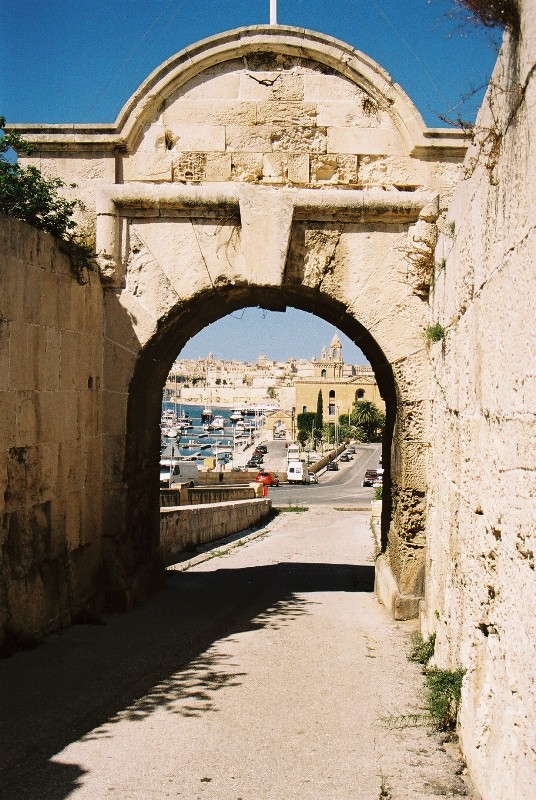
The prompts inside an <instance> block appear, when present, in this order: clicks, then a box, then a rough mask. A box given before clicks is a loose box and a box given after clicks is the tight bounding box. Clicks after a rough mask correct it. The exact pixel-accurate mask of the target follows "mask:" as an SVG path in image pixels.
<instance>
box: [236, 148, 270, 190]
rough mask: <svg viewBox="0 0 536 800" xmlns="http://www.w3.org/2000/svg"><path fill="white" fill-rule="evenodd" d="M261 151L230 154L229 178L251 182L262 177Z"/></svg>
mask: <svg viewBox="0 0 536 800" xmlns="http://www.w3.org/2000/svg"><path fill="white" fill-rule="evenodd" d="M262 159H263V156H262V153H233V154H232V156H231V178H232V180H235V181H244V182H246V183H252V182H255V181H259V180H261V179H262V165H263V162H262Z"/></svg>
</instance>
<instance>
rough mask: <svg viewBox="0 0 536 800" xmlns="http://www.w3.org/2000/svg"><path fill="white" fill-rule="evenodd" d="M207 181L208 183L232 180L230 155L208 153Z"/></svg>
mask: <svg viewBox="0 0 536 800" xmlns="http://www.w3.org/2000/svg"><path fill="white" fill-rule="evenodd" d="M205 180H207V181H229V180H231V154H230V153H207V162H206V171H205Z"/></svg>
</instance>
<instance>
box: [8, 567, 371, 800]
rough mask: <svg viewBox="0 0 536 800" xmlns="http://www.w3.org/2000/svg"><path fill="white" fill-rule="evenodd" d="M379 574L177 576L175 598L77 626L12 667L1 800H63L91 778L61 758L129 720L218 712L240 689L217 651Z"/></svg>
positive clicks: (306, 570)
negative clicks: (221, 701)
mask: <svg viewBox="0 0 536 800" xmlns="http://www.w3.org/2000/svg"><path fill="white" fill-rule="evenodd" d="M373 582H374V567H372V566H362V565H358V566H353V565H347V564H321V563H299V562H290V563H278V564H272V565H267V566H260V567H251V568H245V569H225V568H222V569H218V570H216V571H206V572H203V571H201V570H197V571H195V572H169V573H168V579H167V584H166V587H165V589H163V590H162V591H161V592H160V593H159V594H158V595H156V596H155V597H153V598H152V599H151V600H150V601H149V602H148V603H146V604H145V605H144V606H142V607H140V608H138V609H136V610H135V611H133V612H131V613H129V614H115V615H111V616H109V617H107V618H106V624H105V625H101V626H93V625H83V626H82V625H76V626H73V627H72V628H69V629H68V630H66V631H64V632H63V633H60V634H53V635H51V636H49V637H47V640H46V642H45V643H44V644H43V645H42V646H41V647H39V648H38V649H37V650H33V651H29V652H24V653H18V654H16V655H15V656H14V657H13V658H11V659H9V660H6V661H4V662H3V663H1V664H0V705H1V709H2V711H1V722H2V728H3V732H2V735H1V738H2V743H3V744H2V748H1V754H0V767H1V769H2V777H1V780H0V797H2V798H4V797H5V798H10V800H11V798H17V800H24V799H25V798H32V799H33V798H35V797H41V798H46V799H47V800H63V798H66V797H68V796H69V794H70V793H71V792H72V791H73V790H74V789H75V788H76V786H77V783H78V780H79V779H80V778H81V776H82V775H83V774H84V770H83V769H82V768H81V767H80V766H79V765H77V764H62V763H57V762H54V761H52V760H51V759H52V757H53V756H54V755H55V754H56V753H58V752H59V751H61V750H62V749H63V748H64V747H66V746H67V745H68V744H70V743H71V742H74V741H77V740H79V739H80V738H82V737H85V736H87V737H88V738H89V737H91V738H96V737H97V738H100V737H107V736H110V735H111V733H110V731H111V728H112V726H113V725H114V724H115V723H116V722H118V721H119V720H124V719H127V720H132V721H136V720H139V719H141V718H143V717H146V716H148V715H150V714H152V713H153V712H154V711H155V710H156V709H159V708H166V709H167V710H169V711H172V712H174V713H179V714H183V715H185V716H199V715H200V714H202V713H204V712H207V711H210V712H216V711H217V705H216V697H217V692H218V691H219V690H220V689H222V688H224V687H229V686H238V685H239V684H240V681H241V678H242V677H243V675H244V673H241V672H238V671H236V667H234V666H233V664H232V662H231V660H230V658H229V657H228V656H227V655H226V654H225V652H222V648H223V650H224V649H225V643H221V644H220V646H219V647H218V648H217V649H216V646H215V645H216V643H218V642H221V640H223V639H228V638H229V637H231V636H232V635H233V634H237V633H241V632H245V631H251V630H255V629H258V628H262V627H267V626H269V627H271V628H278V627H280V626H282V625H285V624H288V622H290V621H291V620H294V619H296V618H297V617H298V616H300V615H303V614H307V613H308V608H309V606H310V605H311V604H312V602H314V601H312V600H311V599H310V598H306V597H302V596H301V595H303V594H309V593H314V592H328V591H333V592H372V590H373Z"/></svg>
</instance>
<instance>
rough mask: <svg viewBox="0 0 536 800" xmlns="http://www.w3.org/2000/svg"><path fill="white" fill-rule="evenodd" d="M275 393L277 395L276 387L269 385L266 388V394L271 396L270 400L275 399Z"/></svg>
mask: <svg viewBox="0 0 536 800" xmlns="http://www.w3.org/2000/svg"><path fill="white" fill-rule="evenodd" d="M275 395H276V392H275V387H274V386H269V387H268V388H267V390H266V396H267V397H269V398H270V400H275Z"/></svg>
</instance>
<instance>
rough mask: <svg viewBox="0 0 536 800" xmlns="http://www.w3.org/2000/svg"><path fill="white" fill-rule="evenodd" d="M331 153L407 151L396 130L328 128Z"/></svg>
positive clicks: (392, 153)
mask: <svg viewBox="0 0 536 800" xmlns="http://www.w3.org/2000/svg"><path fill="white" fill-rule="evenodd" d="M327 149H328V152H329V153H356V154H357V155H394V154H398V153H400V154H401V155H402V154H404V152H405V151H407V147H406V146H405V145H404V143H403V141H402V140H401V138H400V135H399V134H398V133H397V132H395V131H389V130H383V129H379V128H378V129H376V128H375V129H374V131H373V132H371V131H369V130H367V129H364V128H327Z"/></svg>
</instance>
